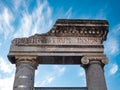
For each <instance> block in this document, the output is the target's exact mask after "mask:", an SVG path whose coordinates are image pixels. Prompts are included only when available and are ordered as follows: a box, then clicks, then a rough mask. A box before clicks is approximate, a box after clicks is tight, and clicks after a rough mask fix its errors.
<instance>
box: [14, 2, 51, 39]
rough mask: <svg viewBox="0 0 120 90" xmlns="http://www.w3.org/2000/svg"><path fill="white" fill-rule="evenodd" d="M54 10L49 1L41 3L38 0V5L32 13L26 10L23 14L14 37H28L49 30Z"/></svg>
mask: <svg viewBox="0 0 120 90" xmlns="http://www.w3.org/2000/svg"><path fill="white" fill-rule="evenodd" d="M51 14H52V10H51V8H50V7H49V5H48V3H47V1H44V2H43V3H40V2H39V1H38V3H37V7H35V8H34V10H33V11H32V13H29V12H28V11H25V12H24V13H23V14H22V18H21V20H20V25H19V26H18V31H17V32H16V33H15V35H14V37H28V36H30V35H33V34H36V33H43V32H46V31H47V30H49V28H50V26H51V24H52V20H51Z"/></svg>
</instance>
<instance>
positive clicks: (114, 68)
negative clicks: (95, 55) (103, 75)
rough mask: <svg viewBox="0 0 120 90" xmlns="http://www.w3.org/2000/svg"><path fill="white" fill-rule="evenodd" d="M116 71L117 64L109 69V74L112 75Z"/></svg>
mask: <svg viewBox="0 0 120 90" xmlns="http://www.w3.org/2000/svg"><path fill="white" fill-rule="evenodd" d="M117 71H118V65H117V64H112V65H111V68H110V74H111V75H114V74H115V73H116V72H117Z"/></svg>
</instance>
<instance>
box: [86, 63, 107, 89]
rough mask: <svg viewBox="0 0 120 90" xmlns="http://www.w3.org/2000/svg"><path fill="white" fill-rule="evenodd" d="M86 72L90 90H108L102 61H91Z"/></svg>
mask: <svg viewBox="0 0 120 90" xmlns="http://www.w3.org/2000/svg"><path fill="white" fill-rule="evenodd" d="M85 71H86V81H87V87H88V90H107V87H106V82H105V77H104V71H103V68H102V65H101V62H100V61H90V64H89V65H88V66H87V68H85Z"/></svg>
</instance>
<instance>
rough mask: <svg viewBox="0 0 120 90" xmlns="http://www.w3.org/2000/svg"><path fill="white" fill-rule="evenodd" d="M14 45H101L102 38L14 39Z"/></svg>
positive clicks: (38, 37) (39, 37)
mask: <svg viewBox="0 0 120 90" xmlns="http://www.w3.org/2000/svg"><path fill="white" fill-rule="evenodd" d="M12 44H13V45H101V38H94V37H50V36H49V37H48V36H46V37H45V38H44V39H43V38H42V37H41V36H36V37H32V38H21V39H14V40H13V42H12Z"/></svg>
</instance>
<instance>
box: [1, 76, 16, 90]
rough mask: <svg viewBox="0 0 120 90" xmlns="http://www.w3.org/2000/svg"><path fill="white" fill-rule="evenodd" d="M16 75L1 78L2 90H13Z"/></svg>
mask: <svg viewBox="0 0 120 90" xmlns="http://www.w3.org/2000/svg"><path fill="white" fill-rule="evenodd" d="M13 81H14V74H12V75H11V76H10V77H6V78H0V90H13Z"/></svg>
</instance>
